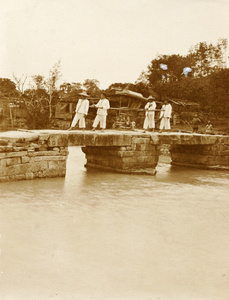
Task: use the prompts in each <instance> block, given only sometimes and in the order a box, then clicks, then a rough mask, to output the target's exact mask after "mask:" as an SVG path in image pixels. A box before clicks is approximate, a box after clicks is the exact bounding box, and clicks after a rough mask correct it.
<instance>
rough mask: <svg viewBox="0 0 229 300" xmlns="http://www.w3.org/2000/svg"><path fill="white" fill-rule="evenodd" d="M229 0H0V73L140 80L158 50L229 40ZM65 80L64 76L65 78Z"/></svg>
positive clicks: (68, 79) (103, 83)
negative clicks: (57, 67) (57, 70)
mask: <svg viewBox="0 0 229 300" xmlns="http://www.w3.org/2000/svg"><path fill="white" fill-rule="evenodd" d="M228 12H229V1H228V0H0V77H1V78H10V79H13V73H14V74H15V75H16V76H17V77H21V76H22V75H23V74H24V75H27V76H32V75H38V74H39V75H43V76H45V77H47V76H48V74H49V70H50V69H51V68H52V67H53V65H54V64H55V63H56V62H58V61H59V60H61V74H62V77H61V82H70V83H71V82H80V83H83V81H84V80H85V79H97V80H98V81H99V82H100V88H101V89H105V88H107V87H108V86H109V85H110V84H112V83H115V82H131V83H134V82H135V81H136V80H137V79H138V77H139V76H140V74H141V72H142V71H145V70H147V66H148V65H149V64H150V62H151V61H152V60H153V59H155V58H156V56H157V55H158V54H168V55H170V54H180V55H186V54H187V53H188V51H189V49H190V47H191V46H194V45H196V44H197V43H199V42H203V41H206V42H207V43H213V44H216V43H217V41H218V39H219V38H227V39H228V40H229V18H228ZM61 82H60V83H61Z"/></svg>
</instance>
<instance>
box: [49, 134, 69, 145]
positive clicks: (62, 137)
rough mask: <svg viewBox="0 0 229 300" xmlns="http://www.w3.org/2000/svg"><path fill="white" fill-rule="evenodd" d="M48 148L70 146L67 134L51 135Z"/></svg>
mask: <svg viewBox="0 0 229 300" xmlns="http://www.w3.org/2000/svg"><path fill="white" fill-rule="evenodd" d="M47 146H48V147H58V146H68V135H66V134H58V133H57V134H55V135H54V134H50V136H49V139H48V141H47Z"/></svg>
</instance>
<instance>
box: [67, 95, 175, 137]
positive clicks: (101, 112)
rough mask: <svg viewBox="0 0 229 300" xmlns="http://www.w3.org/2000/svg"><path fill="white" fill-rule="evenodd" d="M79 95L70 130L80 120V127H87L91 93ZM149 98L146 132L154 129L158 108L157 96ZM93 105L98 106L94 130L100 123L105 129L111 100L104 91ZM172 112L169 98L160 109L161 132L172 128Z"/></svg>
mask: <svg viewBox="0 0 229 300" xmlns="http://www.w3.org/2000/svg"><path fill="white" fill-rule="evenodd" d="M79 95H80V99H79V101H78V103H77V105H76V110H75V116H74V118H73V120H72V123H71V126H70V128H69V129H68V130H72V129H73V128H74V127H75V126H76V124H77V123H78V122H79V128H80V129H85V128H86V124H85V117H86V116H87V114H88V110H89V100H88V99H87V98H88V96H89V95H88V94H87V93H86V92H82V93H80V94H79ZM147 100H148V101H147V103H146V105H145V120H144V124H143V129H144V132H145V131H146V130H150V131H154V129H155V111H156V110H157V109H156V106H157V104H156V101H155V98H154V97H153V96H149V97H148V99H147ZM91 107H96V108H98V109H97V114H96V117H95V119H94V122H93V125H92V130H93V131H94V130H95V129H96V127H97V126H98V124H100V128H101V130H102V131H104V129H105V128H106V118H107V110H108V109H109V108H110V102H109V100H108V99H107V98H106V95H105V94H104V93H102V94H101V99H100V100H99V102H98V103H97V104H94V105H92V106H91ZM171 114H172V106H171V104H170V103H168V100H165V101H164V104H163V105H162V108H161V109H160V127H159V129H160V131H159V132H161V131H162V130H163V129H165V130H170V129H171V127H170V119H171Z"/></svg>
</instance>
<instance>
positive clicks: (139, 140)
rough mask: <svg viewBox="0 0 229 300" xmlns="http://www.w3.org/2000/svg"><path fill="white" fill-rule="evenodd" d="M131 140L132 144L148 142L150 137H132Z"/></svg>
mask: <svg viewBox="0 0 229 300" xmlns="http://www.w3.org/2000/svg"><path fill="white" fill-rule="evenodd" d="M132 142H133V144H149V143H150V138H148V137H147V138H133V139H132Z"/></svg>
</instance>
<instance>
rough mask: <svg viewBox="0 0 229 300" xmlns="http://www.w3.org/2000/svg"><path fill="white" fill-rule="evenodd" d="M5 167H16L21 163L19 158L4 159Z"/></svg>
mask: <svg viewBox="0 0 229 300" xmlns="http://www.w3.org/2000/svg"><path fill="white" fill-rule="evenodd" d="M5 161H6V166H11V165H17V164H20V163H21V158H20V157H13V158H6V159H5Z"/></svg>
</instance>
